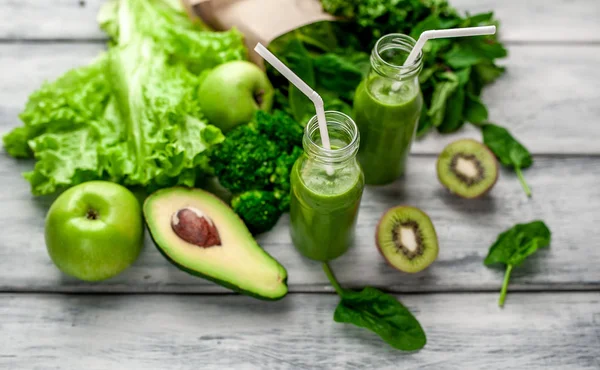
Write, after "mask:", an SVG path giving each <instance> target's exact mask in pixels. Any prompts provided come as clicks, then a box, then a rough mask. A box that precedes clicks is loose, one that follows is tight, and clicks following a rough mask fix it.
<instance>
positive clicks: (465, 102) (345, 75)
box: [269, 0, 507, 135]
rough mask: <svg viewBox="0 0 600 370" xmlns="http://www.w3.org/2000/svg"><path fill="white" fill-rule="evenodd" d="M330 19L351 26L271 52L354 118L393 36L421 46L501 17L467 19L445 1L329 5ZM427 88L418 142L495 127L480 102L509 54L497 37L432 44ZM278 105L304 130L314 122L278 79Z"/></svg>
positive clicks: (300, 33) (315, 29)
mask: <svg viewBox="0 0 600 370" xmlns="http://www.w3.org/2000/svg"><path fill="white" fill-rule="evenodd" d="M322 4H323V7H324V9H325V10H326V11H328V12H329V13H331V14H333V15H336V16H339V17H341V18H342V19H345V21H341V22H319V23H315V24H312V25H308V26H305V27H301V28H299V29H296V30H294V31H292V32H290V33H287V34H285V35H283V36H281V37H280V38H278V39H276V40H275V41H273V42H272V43H271V45H270V47H271V49H272V50H273V51H274V52H275V53H276V54H277V55H278V56H279V57H280V58H281V59H283V60H284V62H285V63H286V64H288V65H289V66H290V67H291V68H292V69H293V70H294V71H295V72H296V73H297V74H298V75H299V76H300V77H301V78H303V79H304V80H305V81H307V83H308V84H309V85H311V86H314V87H315V88H316V90H317V91H318V92H319V93H320V94H321V95H322V96H323V100H324V101H325V104H326V105H328V107H326V108H329V109H335V110H339V111H342V112H345V113H351V110H352V100H353V97H354V91H355V89H356V87H357V86H358V84H359V83H360V81H361V80H362V78H363V76H364V75H365V74H366V73H367V72H368V68H369V55H368V52H370V50H371V49H372V47H373V46H374V45H375V42H376V41H377V40H378V39H379V38H380V37H381V36H383V35H385V34H388V33H405V34H408V35H410V36H412V37H413V38H415V39H416V38H418V37H419V35H420V34H421V33H422V32H423V31H425V30H429V29H444V28H454V27H471V26H479V25H489V24H496V23H497V22H496V21H495V20H494V19H493V13H491V12H490V13H481V14H476V15H468V14H467V15H466V16H461V15H460V14H459V13H458V12H457V11H456V10H455V9H454V8H452V7H451V6H450V5H449V4H448V3H447V2H446V1H440V0H425V1H423V0H353V1H340V0H322ZM423 51H424V61H423V70H422V72H421V75H420V78H419V81H420V82H421V89H422V91H423V96H424V101H425V104H424V107H423V112H422V115H421V120H420V122H419V128H418V135H423V134H425V133H426V132H427V131H429V130H430V129H431V128H434V127H435V128H437V130H438V131H440V132H444V133H448V132H454V131H456V130H458V129H459V128H460V127H461V126H462V125H463V124H464V123H465V122H466V121H470V122H473V123H481V122H484V121H485V120H487V118H488V112H487V108H486V107H485V105H484V104H483V102H482V101H481V99H480V95H481V91H482V89H483V87H484V86H485V85H486V84H489V83H491V82H492V81H494V80H495V79H496V78H497V77H498V76H500V75H501V74H502V73H503V72H504V68H503V67H500V66H498V65H496V59H498V58H502V57H505V56H506V54H507V52H506V49H505V48H504V46H503V45H502V44H501V43H499V42H498V41H497V39H496V37H495V36H485V37H470V38H454V39H440V40H431V41H429V42H428V43H427V44H426V45H425V47H424V50H423ZM269 73H270V76H271V77H272V80H273V81H274V82H275V85H276V86H277V88H278V91H277V100H276V102H277V104H278V105H279V107H280V108H282V109H285V110H287V111H288V112H289V113H290V114H291V115H292V116H293V117H294V118H295V119H296V120H298V121H299V122H306V121H307V117H308V115H309V114H312V109H313V108H312V106H311V103H310V101H309V100H308V99H307V98H306V97H304V96H302V94H301V93H300V92H299V91H297V90H296V89H295V88H294V87H292V86H290V85H289V83H288V82H287V81H285V80H284V79H283V78H281V76H279V75H278V74H277V73H276V72H275V71H273V70H269Z"/></svg>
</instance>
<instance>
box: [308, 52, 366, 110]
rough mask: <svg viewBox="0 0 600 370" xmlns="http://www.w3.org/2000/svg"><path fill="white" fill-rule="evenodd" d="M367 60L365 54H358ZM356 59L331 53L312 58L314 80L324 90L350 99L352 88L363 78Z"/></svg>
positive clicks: (352, 94) (352, 96) (351, 97)
mask: <svg viewBox="0 0 600 370" xmlns="http://www.w3.org/2000/svg"><path fill="white" fill-rule="evenodd" d="M360 56H361V57H363V59H366V60H368V56H367V54H364V53H362V55H360ZM357 61H358V60H357V59H356V58H353V59H350V60H349V59H348V58H345V57H343V56H340V55H336V54H333V53H327V54H323V55H320V56H318V57H316V58H315V59H314V66H315V75H316V81H317V83H318V84H319V86H321V87H322V88H323V89H325V90H329V91H331V92H334V93H336V94H337V95H338V96H339V97H340V98H342V99H348V100H352V99H353V98H354V90H355V89H356V87H357V86H358V84H359V83H360V81H361V80H362V78H363V72H362V71H361V70H360V68H359V64H358V63H357Z"/></svg>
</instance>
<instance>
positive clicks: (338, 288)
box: [323, 262, 344, 297]
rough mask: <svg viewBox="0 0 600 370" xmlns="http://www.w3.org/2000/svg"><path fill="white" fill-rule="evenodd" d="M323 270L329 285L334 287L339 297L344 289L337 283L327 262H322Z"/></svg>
mask: <svg viewBox="0 0 600 370" xmlns="http://www.w3.org/2000/svg"><path fill="white" fill-rule="evenodd" d="M323 271H325V275H327V278H328V279H329V282H330V283H331V285H333V288H334V289H335V291H336V293H337V294H338V295H339V296H340V297H342V296H343V294H344V290H343V289H342V287H341V286H340V283H338V281H337V279H336V278H335V275H334V274H333V271H331V268H330V267H329V264H327V262H323Z"/></svg>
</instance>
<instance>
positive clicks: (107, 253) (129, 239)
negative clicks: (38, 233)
mask: <svg viewBox="0 0 600 370" xmlns="http://www.w3.org/2000/svg"><path fill="white" fill-rule="evenodd" d="M143 236H144V228H143V222H142V210H141V206H140V203H139V202H138V200H137V199H136V197H135V196H134V195H133V194H132V193H131V192H130V191H129V190H127V189H126V188H125V187H123V186H121V185H118V184H115V183H112V182H107V181H90V182H85V183H83V184H79V185H77V186H74V187H72V188H70V189H68V190H67V191H65V192H64V193H62V194H61V195H60V196H59V197H58V198H57V199H56V201H54V203H53V204H52V206H51V207H50V210H49V211H48V215H47V216H46V247H47V248H48V254H50V258H51V259H52V261H53V262H54V264H55V265H56V266H57V267H58V268H59V269H60V270H61V271H62V272H64V273H66V274H68V275H71V276H74V277H76V278H78V279H81V280H86V281H98V280H104V279H108V278H110V277H113V276H115V275H118V274H119V273H120V272H121V271H123V270H125V269H126V268H127V267H128V266H129V265H131V264H132V263H133V262H134V261H135V260H136V259H137V257H138V255H139V254H140V251H141V250H142V245H143Z"/></svg>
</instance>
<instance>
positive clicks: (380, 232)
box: [375, 206, 438, 273]
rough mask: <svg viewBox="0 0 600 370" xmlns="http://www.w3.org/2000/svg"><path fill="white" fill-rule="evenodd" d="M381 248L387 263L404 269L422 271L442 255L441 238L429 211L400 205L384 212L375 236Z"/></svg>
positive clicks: (405, 270) (380, 250)
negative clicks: (439, 245) (439, 248)
mask: <svg viewBox="0 0 600 370" xmlns="http://www.w3.org/2000/svg"><path fill="white" fill-rule="evenodd" d="M375 239H376V242H377V248H378V249H379V252H380V253H381V255H382V256H383V257H384V258H385V259H386V260H387V262H388V263H389V264H390V265H392V266H393V267H395V268H396V269H398V270H400V271H404V272H411V273H412V272H419V271H421V270H423V269H425V268H426V267H427V266H429V265H431V263H432V262H433V261H435V259H436V258H437V255H438V239H437V235H436V233H435V228H434V227H433V224H432V223H431V219H430V218H429V216H427V214H426V213H425V212H423V211H421V210H420V209H418V208H414V207H407V206H400V207H395V208H392V209H390V210H388V211H387V212H386V213H384V214H383V216H382V217H381V220H379V225H377V232H376V235H375Z"/></svg>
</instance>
